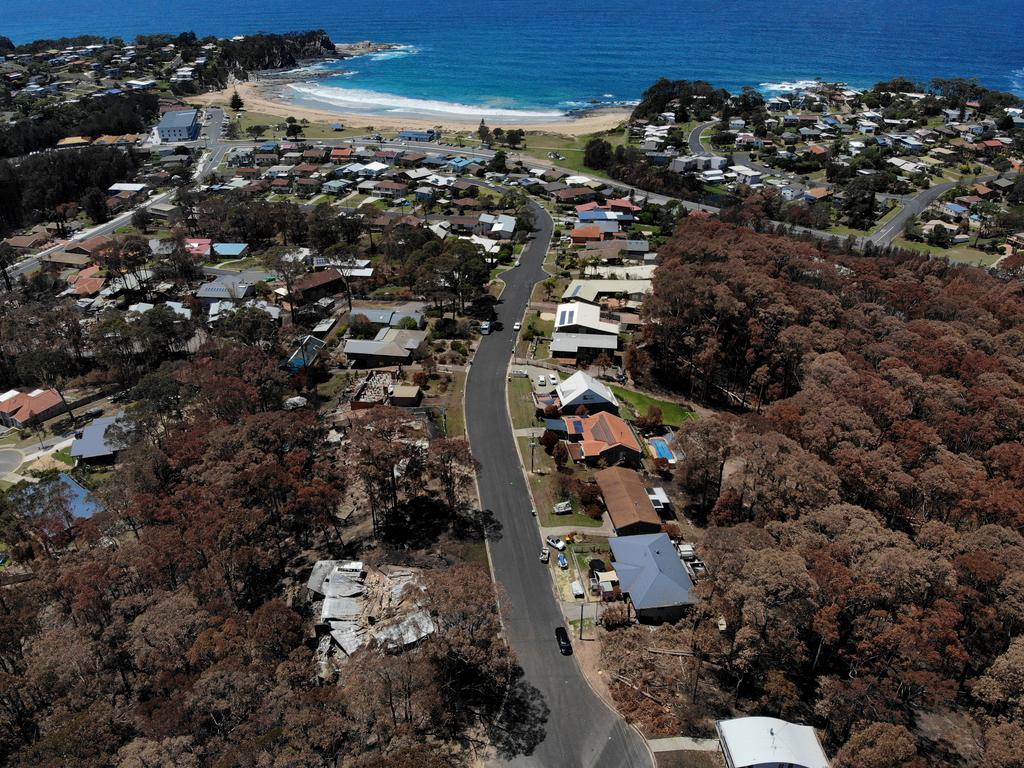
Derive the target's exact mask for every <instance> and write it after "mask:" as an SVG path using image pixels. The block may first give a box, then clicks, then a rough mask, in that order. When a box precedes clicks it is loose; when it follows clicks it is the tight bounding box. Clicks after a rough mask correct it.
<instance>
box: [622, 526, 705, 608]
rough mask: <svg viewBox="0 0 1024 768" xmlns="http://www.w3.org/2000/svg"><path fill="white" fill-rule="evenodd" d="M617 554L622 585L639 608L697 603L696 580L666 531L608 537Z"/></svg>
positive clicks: (623, 589)
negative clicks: (685, 565)
mask: <svg viewBox="0 0 1024 768" xmlns="http://www.w3.org/2000/svg"><path fill="white" fill-rule="evenodd" d="M608 543H609V544H610V545H611V548H612V554H613V555H615V573H616V574H617V575H618V577H619V586H620V587H621V588H622V591H623V592H626V593H628V594H629V599H630V600H631V601H632V602H633V605H634V606H635V607H636V608H637V610H644V609H648V608H669V607H674V606H678V605H693V604H695V603H696V602H697V598H696V597H694V595H693V581H691V580H690V576H689V574H688V573H687V572H686V569H685V568H684V567H683V563H682V561H681V560H680V559H679V555H678V554H677V553H676V550H675V547H673V546H672V540H671V539H669V537H668V534H665V533H651V534H643V535H639V536H616V537H613V538H611V539H609V540H608Z"/></svg>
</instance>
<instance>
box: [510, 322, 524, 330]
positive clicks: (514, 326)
mask: <svg viewBox="0 0 1024 768" xmlns="http://www.w3.org/2000/svg"><path fill="white" fill-rule="evenodd" d="M522 327H523V324H522V323H512V330H513V331H518V330H519V329H520V328H522Z"/></svg>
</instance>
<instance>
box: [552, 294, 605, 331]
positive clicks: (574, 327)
mask: <svg viewBox="0 0 1024 768" xmlns="http://www.w3.org/2000/svg"><path fill="white" fill-rule="evenodd" d="M555 332H556V333H559V332H561V333H593V334H608V335H611V336H618V333H619V324H618V323H611V322H608V321H606V320H602V319H601V308H600V307H598V306H597V305H595V304H585V303H583V302H579V301H571V302H568V303H566V304H559V305H558V307H557V309H556V310H555Z"/></svg>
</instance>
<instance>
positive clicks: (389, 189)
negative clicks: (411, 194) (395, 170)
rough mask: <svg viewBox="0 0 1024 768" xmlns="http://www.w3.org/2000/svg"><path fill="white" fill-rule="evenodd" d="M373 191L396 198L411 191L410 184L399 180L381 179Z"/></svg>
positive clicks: (382, 195) (381, 195)
mask: <svg viewBox="0 0 1024 768" xmlns="http://www.w3.org/2000/svg"><path fill="white" fill-rule="evenodd" d="M373 191H374V194H377V195H379V196H380V197H389V198H396V197H403V196H404V195H405V193H406V192H408V191H409V186H408V185H407V184H402V183H401V182H398V181H379V182H377V186H376V187H374V190H373Z"/></svg>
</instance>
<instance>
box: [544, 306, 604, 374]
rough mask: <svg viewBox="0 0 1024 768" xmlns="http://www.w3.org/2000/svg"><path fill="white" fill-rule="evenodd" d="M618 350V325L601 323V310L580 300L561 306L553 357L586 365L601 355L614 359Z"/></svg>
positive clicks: (553, 339) (552, 348)
mask: <svg viewBox="0 0 1024 768" xmlns="http://www.w3.org/2000/svg"><path fill="white" fill-rule="evenodd" d="M618 348H619V324H618V323H613V322H611V321H608V320H602V319H601V308H600V307H598V306H595V305H593V304H585V303H583V302H580V301H571V302H568V303H565V304H559V305H558V308H557V309H556V310H555V329H554V334H553V335H552V337H551V356H552V357H558V358H567V359H570V360H573V361H574V362H576V363H577V364H585V363H589V362H591V361H593V360H595V359H596V358H597V357H598V356H600V355H601V354H602V353H604V354H607V355H608V357H609V358H611V357H613V356H614V355H615V352H616V351H617V350H618Z"/></svg>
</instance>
